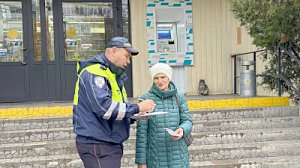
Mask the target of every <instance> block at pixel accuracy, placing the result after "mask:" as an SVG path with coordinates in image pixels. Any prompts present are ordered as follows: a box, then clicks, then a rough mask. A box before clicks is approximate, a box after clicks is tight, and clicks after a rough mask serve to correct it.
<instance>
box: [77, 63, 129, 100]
mask: <svg viewBox="0 0 300 168" xmlns="http://www.w3.org/2000/svg"><path fill="white" fill-rule="evenodd" d="M100 66H101V65H100V64H93V65H90V66H88V67H86V68H84V69H83V70H82V71H81V72H80V74H79V75H78V79H77V82H76V86H75V94H74V100H73V104H74V105H77V104H78V98H79V97H78V93H79V79H80V76H81V74H82V73H83V72H84V71H85V70H86V71H88V72H89V73H91V74H95V75H98V76H102V77H105V78H106V79H107V80H108V81H109V83H110V85H111V92H112V100H115V101H118V102H123V98H124V101H125V102H127V93H126V90H125V87H123V88H122V92H121V91H120V88H119V85H118V83H117V81H116V75H115V74H113V73H112V72H111V71H110V70H109V68H107V69H106V70H104V69H101V68H100Z"/></svg>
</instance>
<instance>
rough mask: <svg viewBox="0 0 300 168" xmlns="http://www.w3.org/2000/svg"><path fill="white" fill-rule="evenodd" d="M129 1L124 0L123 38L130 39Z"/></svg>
mask: <svg viewBox="0 0 300 168" xmlns="http://www.w3.org/2000/svg"><path fill="white" fill-rule="evenodd" d="M128 14H129V10H128V0H122V21H123V36H124V37H126V38H129V23H128V21H129V19H128Z"/></svg>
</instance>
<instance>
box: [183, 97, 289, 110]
mask: <svg viewBox="0 0 300 168" xmlns="http://www.w3.org/2000/svg"><path fill="white" fill-rule="evenodd" d="M188 106H189V109H190V110H201V109H220V108H222V109H226V108H247V107H267V106H289V98H288V97H257V98H238V99H221V100H189V101H188Z"/></svg>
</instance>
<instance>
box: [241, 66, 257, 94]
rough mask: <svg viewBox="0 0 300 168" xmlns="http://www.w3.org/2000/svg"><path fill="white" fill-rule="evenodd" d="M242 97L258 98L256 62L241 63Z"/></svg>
mask: <svg viewBox="0 0 300 168" xmlns="http://www.w3.org/2000/svg"><path fill="white" fill-rule="evenodd" d="M240 65H241V67H240V96H242V97H254V96H256V71H255V68H254V66H255V62H254V61H243V62H241V63H240Z"/></svg>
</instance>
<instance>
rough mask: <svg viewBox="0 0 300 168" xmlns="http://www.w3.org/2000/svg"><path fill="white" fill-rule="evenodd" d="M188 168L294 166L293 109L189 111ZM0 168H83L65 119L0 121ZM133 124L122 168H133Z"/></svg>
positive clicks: (298, 126)
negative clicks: (192, 125)
mask: <svg viewBox="0 0 300 168" xmlns="http://www.w3.org/2000/svg"><path fill="white" fill-rule="evenodd" d="M192 114H193V119H194V128H193V129H194V130H193V136H194V141H193V144H192V145H191V146H190V147H189V152H190V165H191V167H192V168H196V167H198V168H234V167H237V168H240V167H241V168H254V167H255V168H256V167H258V168H259V167H261V168H300V117H299V107H292V106H277V107H257V108H250V109H249V108H243V109H212V110H195V111H192ZM0 130H1V134H0V168H30V167H34V168H64V167H67V168H79V167H83V165H82V163H81V161H80V159H79V157H78V154H77V151H76V148H75V143H74V134H73V131H72V119H71V117H69V116H68V117H40V118H24V119H1V120H0ZM135 131H136V127H135V125H132V126H131V136H130V138H129V140H127V141H126V142H125V144H124V157H123V160H122V167H124V168H133V167H136V166H135V164H134V154H135Z"/></svg>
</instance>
